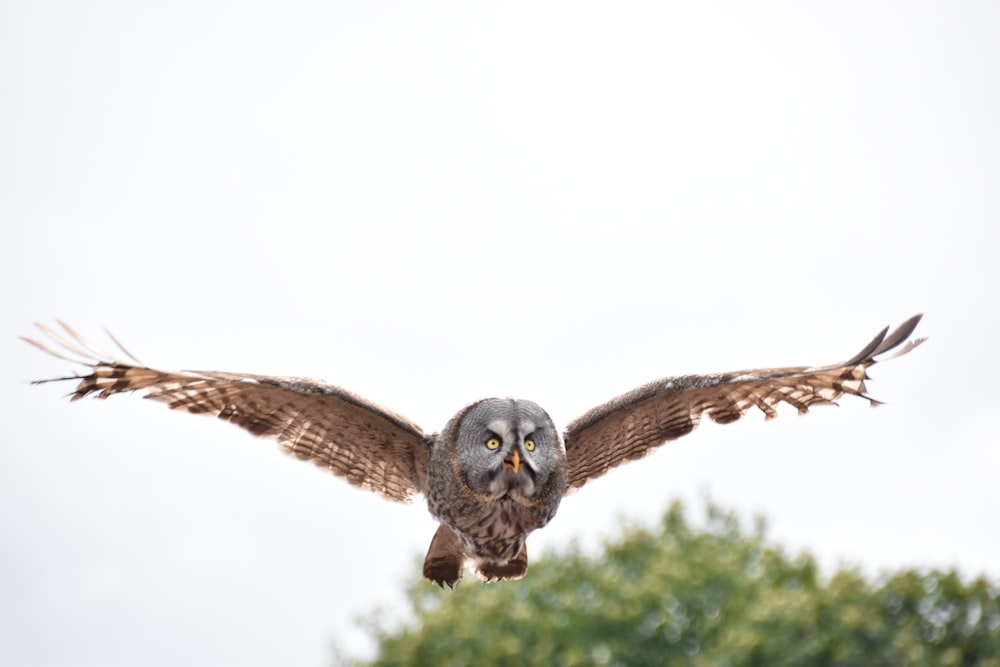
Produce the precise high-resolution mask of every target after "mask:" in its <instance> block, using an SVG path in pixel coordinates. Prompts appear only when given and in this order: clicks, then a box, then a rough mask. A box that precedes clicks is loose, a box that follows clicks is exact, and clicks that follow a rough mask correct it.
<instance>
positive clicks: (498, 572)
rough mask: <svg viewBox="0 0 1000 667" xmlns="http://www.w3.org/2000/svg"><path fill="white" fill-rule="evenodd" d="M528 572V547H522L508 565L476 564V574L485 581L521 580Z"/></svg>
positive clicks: (496, 563)
mask: <svg viewBox="0 0 1000 667" xmlns="http://www.w3.org/2000/svg"><path fill="white" fill-rule="evenodd" d="M527 571H528V547H527V546H526V545H525V546H522V547H521V550H520V551H519V552H518V554H517V555H516V556H514V558H512V559H510V560H509V561H507V562H506V563H498V562H492V563H491V562H489V561H481V562H479V563H477V564H476V574H478V575H479V577H480V578H481V579H482V580H483V581H503V580H505V579H520V578H521V577H523V576H524V574H525V572H527Z"/></svg>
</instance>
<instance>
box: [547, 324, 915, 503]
mask: <svg viewBox="0 0 1000 667" xmlns="http://www.w3.org/2000/svg"><path fill="white" fill-rule="evenodd" d="M920 317H921V316H920V315H916V316H914V317H912V318H910V319H909V320H907V321H906V322H904V323H903V324H901V325H900V326H899V327H898V328H897V329H896V330H895V331H893V332H892V333H891V334H889V333H888V331H889V330H888V328H886V329H884V330H883V331H882V332H881V333H879V335H878V336H876V337H875V338H874V339H873V340H872V341H871V342H870V343H869V344H868V345H866V346H865V347H864V349H862V350H861V352H859V353H858V354H856V355H854V356H853V357H852V358H851V359H849V360H848V361H845V362H841V363H837V364H832V365H829V366H821V367H806V366H798V367H789V368H764V369H756V370H747V371H736V372H732V373H722V374H717V375H685V376H679V377H671V378H664V379H662V380H657V381H656V382H651V383H649V384H646V385H643V386H641V387H638V388H636V389H634V390H632V391H630V392H628V393H626V394H623V395H621V396H618V397H617V398H614V399H612V400H610V401H608V402H607V403H604V404H603V405H599V406H597V407H595V408H594V409H592V410H590V411H589V412H587V413H586V414H584V415H583V416H581V417H580V418H578V419H576V420H575V421H573V422H572V423H571V424H569V426H568V427H567V429H566V434H565V442H566V456H567V458H568V462H569V469H568V472H567V491H569V490H573V489H577V488H579V487H581V486H583V485H584V484H585V483H586V482H587V481H589V480H591V479H594V478H595V477H600V476H601V475H603V474H604V473H606V472H607V471H608V470H610V469H612V468H614V467H616V466H619V465H621V464H622V463H625V462H627V461H632V460H635V459H638V458H642V457H643V456H645V455H646V454H648V453H650V452H651V451H652V450H653V449H655V448H656V447H658V446H659V445H662V444H663V443H665V442H667V441H669V440H674V439H676V438H679V437H681V436H683V435H686V434H688V433H690V432H691V431H692V430H694V428H695V427H696V426H698V423H699V421H700V420H701V416H702V415H703V414H706V415H708V417H709V418H711V419H712V420H713V421H716V422H718V423H720V424H728V423H730V422H734V421H736V420H737V419H739V418H740V417H742V416H743V415H744V414H746V412H747V411H748V410H749V409H750V408H753V407H756V408H758V409H760V410H761V411H762V412H763V413H764V417H765V418H766V419H772V418H774V417H776V416H777V414H778V413H777V410H776V407H777V405H778V404H779V403H781V402H785V403H788V404H789V405H792V406H794V407H795V408H796V409H797V410H798V411H799V414H804V413H805V412H807V411H808V410H809V408H810V407H811V406H813V405H820V404H833V403H835V402H836V400H837V399H838V398H840V397H841V396H842V395H843V394H851V395H854V396H860V397H862V398H865V399H867V400H868V401H869V402H870V403H871V405H873V406H874V405H878V403H879V402H878V401H877V400H875V399H873V398H871V397H870V396H868V395H867V394H866V391H867V389H866V387H865V380H867V379H868V374H867V369H868V367H869V366H871V365H872V364H874V363H876V357H878V356H880V355H883V354H885V353H886V352H888V351H890V350H892V349H895V348H897V347H899V346H900V345H901V344H902V343H903V342H904V341H906V339H907V338H909V337H910V335H911V334H912V333H913V330H914V329H915V328H916V326H917V323H918V322H919V321H920ZM923 341H924V339H922V338H918V339H914V340H912V341H909V342H907V343H906V345H904V346H903V347H901V348H900V349H899V351H898V352H897V353H896V354H895V355H893V356H900V355H902V354H905V353H907V352H909V351H910V350H912V349H913V348H914V347H916V346H917V345H919V344H920V343H922V342H923Z"/></svg>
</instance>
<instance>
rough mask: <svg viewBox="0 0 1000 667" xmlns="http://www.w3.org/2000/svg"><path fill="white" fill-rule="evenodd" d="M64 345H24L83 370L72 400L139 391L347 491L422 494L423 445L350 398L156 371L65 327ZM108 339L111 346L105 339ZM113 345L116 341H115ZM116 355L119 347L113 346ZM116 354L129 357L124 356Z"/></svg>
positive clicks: (250, 378) (315, 389) (426, 447)
mask: <svg viewBox="0 0 1000 667" xmlns="http://www.w3.org/2000/svg"><path fill="white" fill-rule="evenodd" d="M60 325H61V326H62V328H63V329H64V331H65V334H67V335H68V336H69V338H67V337H66V336H65V335H63V334H62V333H60V332H57V331H55V330H53V329H51V328H49V327H46V326H44V325H41V324H39V325H37V326H38V327H39V328H40V329H41V330H42V331H43V332H44V333H45V334H46V335H47V336H48V337H49V338H51V339H52V340H53V341H54V342H55V343H58V344H59V346H61V347H62V348H64V349H65V350H66V351H67V352H69V353H70V354H71V355H72V356H66V355H64V354H61V353H59V352H57V351H55V350H53V349H51V348H49V347H47V346H46V345H43V344H42V343H40V342H38V341H37V340H34V339H31V338H27V337H25V338H24V340H26V341H27V342H29V343H31V344H32V345H34V346H35V347H38V348H39V349H41V350H43V351H45V352H48V353H49V354H52V355H55V356H56V357H59V358H61V359H65V360H67V361H71V362H74V363H80V364H83V365H85V366H87V367H88V369H89V373H88V374H86V375H74V376H71V377H63V378H53V379H51V380H39V381H37V382H36V384H38V383H43V382H53V381H59V380H79V384H77V386H76V389H74V391H73V393H72V394H71V395H70V397H71V400H74V401H75V400H77V399H80V398H83V397H84V396H88V395H93V396H96V397H97V398H107V397H108V396H110V395H112V394H118V393H122V392H132V391H145V392H146V393H145V396H144V398H150V399H153V400H156V401H162V402H164V403H166V404H167V405H168V406H169V407H170V408H172V409H175V410H184V411H186V412H190V413H193V414H203V415H210V416H215V417H218V418H219V419H224V420H226V421H229V422H232V423H233V424H236V425H237V426H240V427H242V428H244V429H246V430H247V431H250V433H252V434H253V435H256V436H263V437H268V438H274V439H275V440H277V441H278V443H279V444H280V445H281V448H282V449H283V450H284V451H285V452H286V453H288V454H291V455H293V456H295V457H297V458H299V459H303V460H305V461H310V462H312V463H313V464H315V465H317V466H319V467H320V468H323V469H326V470H329V471H330V472H332V473H333V474H335V475H337V476H339V477H342V478H344V479H346V480H347V481H348V482H350V483H351V484H353V485H355V486H358V487H361V488H364V489H369V490H372V491H375V492H377V493H380V494H381V495H383V496H385V497H386V498H389V499H390V500H396V501H401V502H405V501H408V500H409V499H410V498H411V497H412V496H413V495H415V494H417V493H424V492H426V489H427V468H428V463H429V460H430V439H429V438H428V436H425V434H424V433H423V431H422V430H421V429H420V428H419V427H418V426H416V425H415V424H413V423H412V422H410V421H408V420H407V419H405V418H403V417H400V416H399V415H397V414H395V413H393V412H390V411H389V410H386V409H385V408H383V407H381V406H378V405H376V404H374V403H371V402H369V401H367V400H365V399H363V398H361V397H360V396H357V395H355V394H352V393H351V392H349V391H347V390H345V389H341V388H340V387H335V386H333V385H329V384H326V383H324V382H320V381H317V380H310V379H306V378H283V377H270V376H266V375H249V374H243V373H220V372H216V371H161V370H157V369H155V368H149V367H147V366H145V365H143V364H141V363H140V362H138V361H137V360H135V359H134V357H133V360H134V361H135V363H131V362H124V361H119V360H117V359H115V358H114V357H113V356H111V355H108V354H107V353H104V352H102V351H101V350H98V349H97V348H95V347H94V346H92V345H91V344H90V343H88V342H87V341H86V340H84V339H83V338H82V337H81V336H80V335H79V334H77V333H76V332H75V331H73V329H71V328H70V327H68V326H67V325H65V324H63V323H62V322H60ZM112 339H113V338H112ZM115 342H116V343H117V341H115ZM119 347H121V345H119ZM122 351H123V352H125V354H126V355H128V356H129V357H131V356H132V355H130V354H129V353H128V352H127V351H126V350H125V349H124V348H122Z"/></svg>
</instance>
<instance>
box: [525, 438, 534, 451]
mask: <svg viewBox="0 0 1000 667" xmlns="http://www.w3.org/2000/svg"><path fill="white" fill-rule="evenodd" d="M524 448H525V449H527V450H528V451H529V452H533V451H535V441H534V440H531V439H530V438H529V439H528V440H525V441H524Z"/></svg>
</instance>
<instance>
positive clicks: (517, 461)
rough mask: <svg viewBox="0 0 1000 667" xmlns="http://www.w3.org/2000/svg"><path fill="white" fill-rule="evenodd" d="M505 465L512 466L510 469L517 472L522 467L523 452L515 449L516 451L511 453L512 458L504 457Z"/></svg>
mask: <svg viewBox="0 0 1000 667" xmlns="http://www.w3.org/2000/svg"><path fill="white" fill-rule="evenodd" d="M504 465H507V466H510V469H511V470H513V471H514V474H515V475H516V474H517V471H518V470H519V469H520V468H521V454H520V453H519V452H518V451H517V450H516V449H515V450H514V453H513V454H511V455H510V458H508V459H504Z"/></svg>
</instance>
